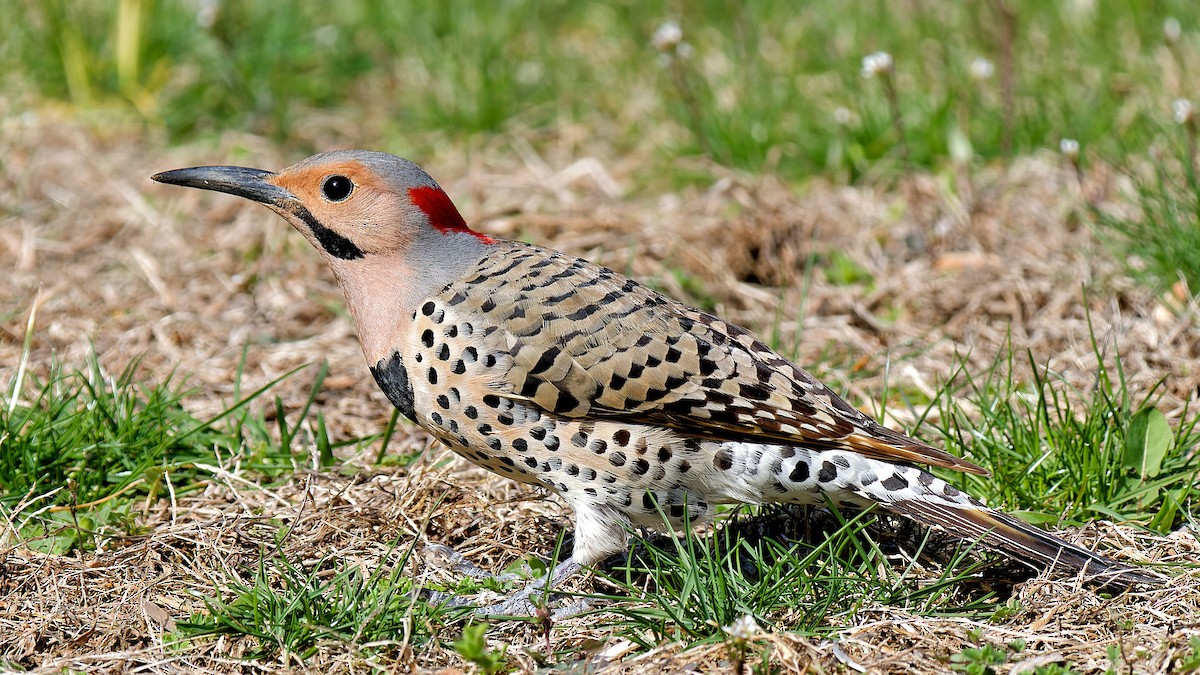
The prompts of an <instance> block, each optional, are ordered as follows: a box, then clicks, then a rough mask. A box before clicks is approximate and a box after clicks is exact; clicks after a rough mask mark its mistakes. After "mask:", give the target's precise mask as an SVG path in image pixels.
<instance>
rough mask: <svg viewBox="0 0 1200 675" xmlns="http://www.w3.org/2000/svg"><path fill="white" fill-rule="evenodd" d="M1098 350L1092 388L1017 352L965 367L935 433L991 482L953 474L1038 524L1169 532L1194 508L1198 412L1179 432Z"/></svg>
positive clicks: (947, 390) (942, 404)
mask: <svg viewBox="0 0 1200 675" xmlns="http://www.w3.org/2000/svg"><path fill="white" fill-rule="evenodd" d="M1092 345H1093V354H1094V355H1095V358H1096V361H1095V364H1094V368H1095V371H1094V372H1095V381H1094V382H1093V383H1092V385H1091V386H1090V387H1089V388H1088V389H1087V390H1086V391H1075V390H1072V389H1071V388H1070V387H1069V386H1068V385H1067V384H1066V383H1065V382H1063V381H1062V380H1061V379H1060V378H1059V377H1058V376H1057V375H1056V374H1055V373H1053V371H1050V370H1049V369H1048V368H1046V367H1045V366H1044V365H1043V364H1039V363H1037V362H1036V361H1034V360H1033V357H1032V355H1028V354H1027V355H1025V356H1024V357H1023V358H1024V360H1025V364H1024V365H1022V364H1021V359H1022V356H1021V355H1019V353H1018V352H1017V350H1015V349H1012V348H1010V349H1008V350H1007V351H1005V352H1002V353H1001V354H1000V356H998V357H997V359H996V360H995V361H994V362H993V365H992V368H991V369H990V370H989V371H987V372H985V373H978V374H975V373H969V372H967V371H966V370H965V368H962V369H959V370H958V372H957V375H956V376H955V377H954V378H952V379H951V380H950V381H949V382H947V383H946V385H945V386H943V388H942V390H941V392H940V394H939V395H938V396H937V397H936V399H935V401H933V402H932V403H931V404H930V405H931V406H936V407H937V408H938V409H939V412H940V415H939V416H938V417H939V420H940V421H939V422H938V423H937V425H936V427H937V432H938V434H939V435H940V436H941V437H942V438H943V439H944V441H945V446H946V447H947V449H948V450H949V451H951V452H953V453H955V454H959V455H963V456H966V457H968V458H970V459H971V460H972V461H974V462H975V463H977V464H979V465H981V466H983V467H985V468H987V469H988V470H989V471H991V472H992V475H991V476H990V477H979V476H967V475H963V474H956V475H947V476H945V477H946V478H948V479H950V480H952V481H954V482H956V483H957V484H958V485H959V486H960V487H962V488H963V489H964V490H966V491H968V492H970V493H971V494H974V495H976V496H977V497H981V498H984V499H986V500H987V501H988V503H990V504H992V505H994V506H997V507H999V508H1002V509H1005V510H1010V511H1015V512H1017V513H1018V514H1019V515H1021V516H1022V517H1024V518H1025V519H1026V520H1029V521H1032V522H1037V523H1058V522H1060V521H1064V522H1068V523H1074V524H1079V523H1083V522H1086V521H1089V520H1092V519H1095V518H1110V519H1113V520H1115V521H1117V522H1136V523H1140V524H1142V525H1145V526H1147V527H1150V528H1152V529H1155V530H1157V531H1160V532H1168V531H1170V530H1171V529H1173V528H1174V527H1175V526H1177V525H1178V524H1179V522H1180V520H1181V519H1182V518H1183V517H1184V514H1185V512H1186V511H1187V509H1186V508H1185V507H1186V506H1187V505H1189V504H1191V505H1194V502H1195V498H1196V485H1197V476H1198V475H1200V456H1197V455H1195V454H1194V452H1192V450H1193V449H1194V447H1195V446H1196V445H1197V443H1200V426H1198V424H1200V415H1198V414H1197V413H1195V412H1194V411H1191V410H1186V411H1184V414H1183V415H1182V417H1181V419H1179V420H1178V421H1177V422H1176V426H1175V428H1174V429H1171V428H1170V426H1169V425H1168V423H1167V420H1166V418H1165V416H1164V415H1163V413H1162V412H1160V411H1159V410H1158V409H1156V408H1155V407H1154V403H1155V395H1154V392H1153V391H1151V392H1148V393H1146V394H1145V395H1144V396H1143V397H1141V398H1139V399H1134V398H1133V396H1132V395H1131V393H1130V390H1129V387H1128V385H1127V383H1126V380H1125V373H1124V370H1123V368H1122V365H1121V359H1120V353H1119V351H1117V350H1113V352H1112V354H1111V355H1109V356H1108V358H1106V354H1105V350H1104V349H1103V348H1102V345H1101V344H1100V343H1099V342H1098V341H1097V340H1096V339H1095V338H1094V337H1093V342H1092ZM1106 361H1109V362H1110V363H1111V365H1106ZM960 401H961V402H960ZM969 411H970V412H969Z"/></svg>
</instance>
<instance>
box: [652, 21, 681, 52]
mask: <svg viewBox="0 0 1200 675" xmlns="http://www.w3.org/2000/svg"><path fill="white" fill-rule="evenodd" d="M682 43H683V29H682V28H680V27H679V22H677V21H664V22H663V24H662V25H661V26H659V27H658V29H657V30H655V31H654V37H652V38H650V44H652V45H654V48H655V49H657V50H658V51H660V52H671V51H675V49H676V48H677V47H679V46H680V44H682Z"/></svg>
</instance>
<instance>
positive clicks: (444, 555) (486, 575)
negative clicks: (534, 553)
mask: <svg viewBox="0 0 1200 675" xmlns="http://www.w3.org/2000/svg"><path fill="white" fill-rule="evenodd" d="M424 555H425V559H426V562H429V559H430V558H440V560H439V561H437V562H438V564H439V566H441V567H449V568H450V569H451V570H453V571H455V572H457V573H459V574H462V575H464V576H468V577H471V578H472V579H479V580H484V579H491V580H493V581H496V582H498V583H501V584H507V583H511V582H513V581H517V580H518V579H521V578H522V577H521V575H520V574H517V573H515V572H505V573H504V574H492V573H491V572H488V571H486V570H483V569H480V568H479V567H478V566H477V565H476V564H475V563H473V562H471V561H470V560H467V559H466V558H465V557H464V556H463V554H461V553H459V552H458V551H455V550H454V549H452V548H450V547H449V546H442V545H441V544H429V545H428V546H426V547H425V550H424Z"/></svg>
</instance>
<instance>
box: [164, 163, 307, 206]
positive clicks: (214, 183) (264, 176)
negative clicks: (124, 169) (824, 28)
mask: <svg viewBox="0 0 1200 675" xmlns="http://www.w3.org/2000/svg"><path fill="white" fill-rule="evenodd" d="M273 177H275V174H274V173H272V172H270V171H264V170H262V169H251V168H248V167H244V166H194V167H191V168H188V169H175V170H174V171H163V172H162V173H156V174H154V175H153V176H151V177H150V178H151V180H155V181H158V182H159V183H167V184H169V185H182V186H184V187H192V188H199V189H201V190H214V191H216V192H225V193H228V194H231V195H236V196H238V197H245V198H246V199H250V200H253V201H256V202H261V203H263V204H271V205H274V206H285V205H286V204H288V203H289V202H294V201H296V196H295V195H293V194H292V193H291V192H289V191H288V190H285V189H284V188H281V187H279V186H278V185H274V184H272V183H269V182H267V181H268V180H270V179H271V178H273Z"/></svg>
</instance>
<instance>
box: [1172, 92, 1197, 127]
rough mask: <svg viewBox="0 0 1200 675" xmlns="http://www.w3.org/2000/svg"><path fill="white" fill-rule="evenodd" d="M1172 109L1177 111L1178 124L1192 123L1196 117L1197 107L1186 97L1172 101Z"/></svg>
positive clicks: (1176, 120) (1176, 119)
mask: <svg viewBox="0 0 1200 675" xmlns="http://www.w3.org/2000/svg"><path fill="white" fill-rule="evenodd" d="M1171 109H1172V110H1174V111H1175V122H1176V123H1178V124H1191V123H1192V121H1193V120H1195V119H1196V109H1195V108H1193V107H1192V102H1191V101H1189V100H1187V99H1186V98H1177V99H1175V100H1174V101H1172V102H1171Z"/></svg>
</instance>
